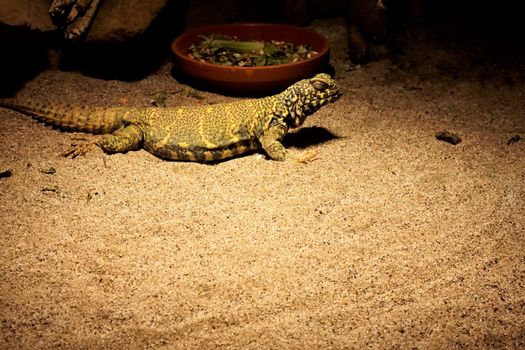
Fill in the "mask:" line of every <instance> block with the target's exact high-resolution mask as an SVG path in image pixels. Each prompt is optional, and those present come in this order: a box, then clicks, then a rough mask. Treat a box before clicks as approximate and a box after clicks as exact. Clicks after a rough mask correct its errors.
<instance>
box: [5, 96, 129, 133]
mask: <svg viewBox="0 0 525 350" xmlns="http://www.w3.org/2000/svg"><path fill="white" fill-rule="evenodd" d="M0 106H2V107H6V108H9V109H13V110H15V111H18V112H22V113H24V114H28V115H30V116H32V117H33V118H35V119H36V120H38V121H41V122H43V123H46V124H48V125H51V126H54V127H56V128H58V129H61V130H65V131H82V132H89V133H93V134H109V133H111V132H113V131H115V130H117V129H119V128H121V127H122V126H123V122H122V116H123V115H124V113H125V110H129V108H124V107H109V108H104V107H86V106H71V105H68V104H58V103H52V102H48V101H38V100H31V99H19V98H2V99H0Z"/></svg>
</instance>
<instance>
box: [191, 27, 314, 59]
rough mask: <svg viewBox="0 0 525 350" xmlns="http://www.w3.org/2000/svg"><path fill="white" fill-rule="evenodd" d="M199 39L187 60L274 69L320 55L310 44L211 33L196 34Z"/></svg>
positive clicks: (193, 45)
mask: <svg viewBox="0 0 525 350" xmlns="http://www.w3.org/2000/svg"><path fill="white" fill-rule="evenodd" d="M199 39H200V40H199V41H198V42H196V43H194V44H192V45H191V46H190V47H189V49H188V51H189V52H188V57H190V58H192V59H195V60H197V61H199V62H203V63H212V64H221V65H225V66H238V67H262V66H273V65H278V64H286V63H294V62H298V61H302V60H306V59H309V58H312V57H313V56H315V55H318V54H319V53H318V52H317V51H314V50H313V49H312V47H311V46H310V45H305V44H298V45H296V44H293V43H290V42H287V41H278V40H271V41H256V40H247V41H240V40H239V39H238V38H236V37H232V36H228V35H222V34H214V33H212V34H210V35H208V36H206V35H199Z"/></svg>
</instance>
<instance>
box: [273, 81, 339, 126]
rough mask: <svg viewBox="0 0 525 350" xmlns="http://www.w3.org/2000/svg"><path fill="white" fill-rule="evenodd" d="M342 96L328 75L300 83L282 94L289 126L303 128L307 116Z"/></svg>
mask: <svg viewBox="0 0 525 350" xmlns="http://www.w3.org/2000/svg"><path fill="white" fill-rule="evenodd" d="M340 96H341V91H340V90H339V87H337V84H336V83H335V80H334V79H332V78H331V77H330V76H329V75H328V74H326V73H320V74H317V75H316V76H314V77H313V78H310V79H303V80H301V81H298V82H297V83H295V84H293V85H292V86H290V87H289V88H288V89H286V90H285V91H284V92H283V93H282V97H283V102H284V105H285V106H286V112H287V113H286V114H287V115H286V121H287V124H288V125H290V126H291V127H298V126H301V125H302V124H303V122H304V120H305V119H306V117H307V116H309V115H311V114H312V113H314V112H315V111H317V110H318V109H319V108H320V107H321V106H323V105H325V104H327V103H328V102H332V101H335V100H337V99H338V98H339V97H340Z"/></svg>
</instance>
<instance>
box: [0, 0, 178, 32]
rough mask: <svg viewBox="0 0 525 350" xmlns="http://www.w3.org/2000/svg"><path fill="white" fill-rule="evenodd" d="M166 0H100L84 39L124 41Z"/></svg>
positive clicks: (144, 25) (145, 24) (144, 26)
mask: <svg viewBox="0 0 525 350" xmlns="http://www.w3.org/2000/svg"><path fill="white" fill-rule="evenodd" d="M0 1H1V0H0ZM168 2H169V0H150V1H142V0H105V1H102V4H101V5H100V8H99V10H98V12H97V14H96V17H95V19H94V21H93V23H92V26H91V28H90V30H89V32H88V35H87V37H86V41H106V42H112V41H126V40H129V39H131V38H133V37H135V36H137V35H140V34H142V33H144V32H145V31H146V29H147V28H148V27H149V25H150V24H151V22H152V21H153V20H154V19H155V17H156V16H157V15H158V14H159V12H160V11H161V10H162V9H163V8H164V7H165V6H166V4H167V3H168Z"/></svg>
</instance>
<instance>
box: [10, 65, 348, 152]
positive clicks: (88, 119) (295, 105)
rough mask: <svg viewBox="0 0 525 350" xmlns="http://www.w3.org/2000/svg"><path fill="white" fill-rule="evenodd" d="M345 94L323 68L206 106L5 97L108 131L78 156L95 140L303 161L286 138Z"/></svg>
mask: <svg viewBox="0 0 525 350" xmlns="http://www.w3.org/2000/svg"><path fill="white" fill-rule="evenodd" d="M340 96H341V91H340V89H339V87H338V86H337V84H336V82H335V80H334V79H332V78H331V77H330V75H328V74H326V73H320V74H317V75H315V76H313V77H312V78H309V79H303V80H300V81H298V82H296V83H294V84H293V85H291V86H289V87H288V88H287V89H285V90H284V91H283V92H281V93H279V94H276V95H272V96H268V97H262V98H252V99H244V100H238V101H233V102H226V103H217V104H210V105H203V106H192V107H184V106H181V107H90V106H72V105H69V104H57V103H52V102H49V101H41V100H38V99H35V100H28V99H25V100H21V99H19V98H17V97H13V98H4V99H0V106H3V107H6V108H8V109H12V110H16V111H18V112H22V113H24V114H27V115H30V116H32V117H33V118H35V119H36V120H38V121H40V122H43V123H45V124H48V125H51V126H53V127H55V128H58V129H59V130H62V131H80V132H87V133H93V134H102V135H101V136H99V137H98V138H97V140H96V141H94V142H91V143H88V144H84V145H77V146H74V147H72V148H71V149H70V150H68V151H66V152H64V154H63V155H64V156H70V157H72V158H75V157H77V156H80V155H84V154H86V153H87V152H88V151H89V150H90V149H91V148H92V147H93V146H94V145H97V146H98V147H100V148H101V149H102V150H103V151H105V152H106V153H120V152H122V153H125V152H127V151H132V150H138V149H140V148H143V149H145V150H146V151H147V152H149V153H151V154H153V155H155V156H157V157H159V158H162V159H166V160H181V161H198V162H212V161H219V160H223V159H228V158H232V157H235V156H238V155H240V154H243V153H246V152H248V151H256V150H260V149H262V150H264V151H265V152H266V154H267V155H268V156H269V158H271V159H273V160H276V161H285V160H298V161H301V160H302V158H301V157H297V158H295V157H292V156H291V155H290V152H289V151H288V150H287V149H286V148H285V147H284V146H283V144H282V143H281V141H282V139H283V138H284V136H285V135H286V134H287V132H288V131H289V130H290V129H293V128H297V127H299V126H301V125H302V124H303V123H304V121H305V119H306V117H307V116H309V115H311V114H313V113H314V112H316V111H317V110H318V109H319V108H320V107H321V106H323V105H325V104H327V103H329V102H332V101H335V100H336V99H338V98H339V97H340ZM305 153H306V152H305ZM303 160H305V161H306V160H307V159H306V158H304V159H303Z"/></svg>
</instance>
